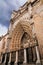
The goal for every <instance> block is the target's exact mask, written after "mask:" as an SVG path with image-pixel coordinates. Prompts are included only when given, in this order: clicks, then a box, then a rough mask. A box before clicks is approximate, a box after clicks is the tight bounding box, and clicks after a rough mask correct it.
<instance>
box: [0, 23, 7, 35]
mask: <svg viewBox="0 0 43 65" xmlns="http://www.w3.org/2000/svg"><path fill="white" fill-rule="evenodd" d="M7 31H8V29H7V27H6V26H4V25H2V24H0V36H2V35H5V34H6V33H7Z"/></svg>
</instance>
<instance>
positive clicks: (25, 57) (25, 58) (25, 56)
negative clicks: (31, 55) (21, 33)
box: [23, 49, 27, 63]
mask: <svg viewBox="0 0 43 65" xmlns="http://www.w3.org/2000/svg"><path fill="white" fill-rule="evenodd" d="M23 63H27V55H26V49H24V62H23Z"/></svg>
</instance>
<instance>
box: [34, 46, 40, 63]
mask: <svg viewBox="0 0 43 65" xmlns="http://www.w3.org/2000/svg"><path fill="white" fill-rule="evenodd" d="M35 48H36V55H37V61H36V64H37V63H40V55H39V51H38V46H36V47H35Z"/></svg>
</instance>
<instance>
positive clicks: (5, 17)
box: [0, 0, 27, 36]
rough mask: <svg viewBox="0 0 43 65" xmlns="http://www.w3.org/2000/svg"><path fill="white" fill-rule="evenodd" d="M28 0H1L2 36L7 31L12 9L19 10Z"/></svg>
mask: <svg viewBox="0 0 43 65" xmlns="http://www.w3.org/2000/svg"><path fill="white" fill-rule="evenodd" d="M26 1H27V0H0V36H1V35H4V34H6V33H7V30H8V27H9V21H10V17H11V13H12V10H18V9H19V7H20V6H22V5H23V4H24V3H25V2H26Z"/></svg>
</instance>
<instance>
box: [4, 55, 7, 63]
mask: <svg viewBox="0 0 43 65" xmlns="http://www.w3.org/2000/svg"><path fill="white" fill-rule="evenodd" d="M6 59H7V54H5V60H4V63H6Z"/></svg>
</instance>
